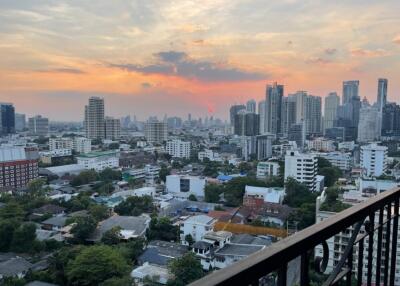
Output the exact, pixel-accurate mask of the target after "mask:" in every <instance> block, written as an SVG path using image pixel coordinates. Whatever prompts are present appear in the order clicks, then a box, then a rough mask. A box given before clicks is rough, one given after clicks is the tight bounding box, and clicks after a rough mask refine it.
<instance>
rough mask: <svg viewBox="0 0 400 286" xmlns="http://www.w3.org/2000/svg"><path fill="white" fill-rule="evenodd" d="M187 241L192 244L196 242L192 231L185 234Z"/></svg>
mask: <svg viewBox="0 0 400 286" xmlns="http://www.w3.org/2000/svg"><path fill="white" fill-rule="evenodd" d="M185 241H186V242H187V243H188V244H189V246H191V245H192V244H193V243H194V239H193V236H192V235H191V234H190V233H189V234H187V235H185Z"/></svg>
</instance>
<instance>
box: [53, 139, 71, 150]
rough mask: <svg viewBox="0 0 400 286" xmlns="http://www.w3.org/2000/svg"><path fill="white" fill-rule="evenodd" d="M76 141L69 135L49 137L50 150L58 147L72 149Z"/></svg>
mask: <svg viewBox="0 0 400 286" xmlns="http://www.w3.org/2000/svg"><path fill="white" fill-rule="evenodd" d="M73 145H74V141H73V139H72V138H69V137H58V138H49V150H50V151H55V150H58V149H69V150H72V149H73Z"/></svg>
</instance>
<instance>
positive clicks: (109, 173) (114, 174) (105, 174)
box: [99, 168, 122, 182]
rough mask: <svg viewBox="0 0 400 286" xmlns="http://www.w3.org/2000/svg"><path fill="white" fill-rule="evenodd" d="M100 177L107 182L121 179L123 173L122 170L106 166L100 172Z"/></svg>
mask: <svg viewBox="0 0 400 286" xmlns="http://www.w3.org/2000/svg"><path fill="white" fill-rule="evenodd" d="M99 178H100V180H102V181H105V182H112V181H119V180H121V178H122V173H121V171H116V170H113V169H111V168H106V169H104V170H103V171H101V172H100V173H99Z"/></svg>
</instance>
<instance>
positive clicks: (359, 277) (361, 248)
mask: <svg viewBox="0 0 400 286" xmlns="http://www.w3.org/2000/svg"><path fill="white" fill-rule="evenodd" d="M363 268H364V237H363V238H361V239H360V241H359V242H358V267H357V285H358V286H361V285H362V280H363Z"/></svg>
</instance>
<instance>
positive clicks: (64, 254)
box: [49, 245, 84, 285]
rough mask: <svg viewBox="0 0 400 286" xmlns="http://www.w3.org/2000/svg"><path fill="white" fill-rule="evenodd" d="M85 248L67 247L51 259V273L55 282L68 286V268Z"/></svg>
mask: <svg viewBox="0 0 400 286" xmlns="http://www.w3.org/2000/svg"><path fill="white" fill-rule="evenodd" d="M83 248H84V246H82V245H75V246H65V247H63V248H61V249H60V250H59V251H57V252H55V253H54V255H51V256H50V257H49V272H50V273H51V274H52V277H53V282H54V283H56V284H59V285H68V278H67V276H66V275H67V266H68V263H69V262H70V261H72V260H74V259H75V258H76V256H77V255H78V254H79V253H80V252H81V251H82V249H83Z"/></svg>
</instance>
